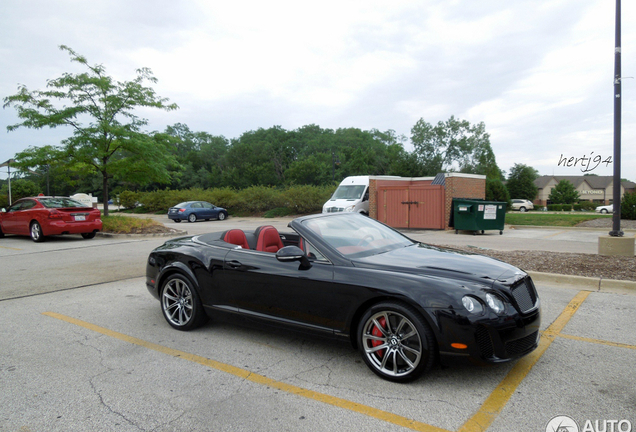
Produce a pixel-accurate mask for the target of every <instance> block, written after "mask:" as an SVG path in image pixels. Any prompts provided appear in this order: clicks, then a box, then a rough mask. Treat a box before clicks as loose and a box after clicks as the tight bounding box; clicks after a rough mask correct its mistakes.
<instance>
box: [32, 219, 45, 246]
mask: <svg viewBox="0 0 636 432" xmlns="http://www.w3.org/2000/svg"><path fill="white" fill-rule="evenodd" d="M29 233H30V234H31V240H33V241H34V242H36V243H40V242H43V241H44V234H42V227H41V226H40V223H39V222H37V221H33V222H31V226H30V227H29Z"/></svg>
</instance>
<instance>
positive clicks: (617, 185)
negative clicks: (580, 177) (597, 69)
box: [609, 0, 623, 237]
mask: <svg viewBox="0 0 636 432" xmlns="http://www.w3.org/2000/svg"><path fill="white" fill-rule="evenodd" d="M615 45H616V47H615V48H614V196H613V201H612V205H613V207H614V212H613V213H614V215H613V217H612V231H610V232H609V235H610V236H612V237H622V236H623V231H621V109H622V104H621V93H622V91H621V0H616V44H615Z"/></svg>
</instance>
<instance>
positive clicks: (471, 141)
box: [411, 116, 501, 178]
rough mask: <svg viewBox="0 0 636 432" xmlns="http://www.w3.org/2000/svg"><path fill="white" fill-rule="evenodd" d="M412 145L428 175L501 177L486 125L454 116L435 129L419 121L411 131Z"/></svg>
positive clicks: (421, 120)
mask: <svg viewBox="0 0 636 432" xmlns="http://www.w3.org/2000/svg"><path fill="white" fill-rule="evenodd" d="M411 142H412V144H413V147H414V148H415V150H414V152H415V154H417V157H418V159H419V161H420V163H421V164H422V166H423V169H424V172H425V175H429V176H433V175H436V174H438V173H441V172H448V171H459V172H464V173H471V174H483V175H487V176H488V178H500V177H501V170H500V169H499V167H497V162H496V161H495V155H494V153H493V151H492V148H491V146H490V135H488V134H487V133H486V126H485V125H484V123H483V122H482V123H479V124H477V125H471V124H470V123H469V122H468V121H466V120H457V119H455V117H454V116H451V118H450V119H448V120H447V121H446V122H441V121H440V122H438V123H437V125H436V126H433V125H431V124H430V123H427V122H425V121H424V119H419V120H418V121H417V123H416V124H415V126H413V128H412V129H411Z"/></svg>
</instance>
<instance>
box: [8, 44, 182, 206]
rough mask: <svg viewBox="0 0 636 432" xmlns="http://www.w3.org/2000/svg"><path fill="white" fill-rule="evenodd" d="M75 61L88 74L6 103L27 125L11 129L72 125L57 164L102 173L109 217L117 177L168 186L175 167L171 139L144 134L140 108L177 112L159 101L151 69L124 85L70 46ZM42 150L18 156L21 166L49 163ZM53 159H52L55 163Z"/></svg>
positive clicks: (58, 149)
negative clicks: (169, 145)
mask: <svg viewBox="0 0 636 432" xmlns="http://www.w3.org/2000/svg"><path fill="white" fill-rule="evenodd" d="M60 49H61V50H63V51H66V52H68V54H69V55H70V57H71V61H72V62H77V63H79V64H81V65H82V66H84V67H86V68H87V69H88V70H87V71H86V72H83V73H78V74H71V73H64V74H63V75H62V76H61V77H59V78H55V79H52V80H49V81H47V85H46V87H47V88H48V90H44V91H42V90H35V91H29V90H28V89H27V88H26V87H25V86H23V85H21V86H19V87H18V93H17V94H15V95H13V96H8V97H6V98H4V107H5V108H6V107H9V106H13V107H14V108H15V109H16V111H17V113H18V117H19V118H20V119H22V122H21V123H18V124H15V125H11V126H7V130H9V131H12V130H15V129H17V128H19V127H26V128H33V129H42V128H44V127H50V128H55V127H58V126H69V127H70V128H71V129H72V131H73V135H72V136H71V137H69V138H67V139H65V140H63V141H62V145H61V146H57V147H55V148H54V150H55V154H54V159H55V160H56V161H57V162H58V163H64V164H66V165H67V166H69V167H79V168H80V169H82V170H83V171H84V172H86V173H93V172H95V173H99V175H100V177H101V179H102V191H103V200H104V214H105V215H108V181H109V179H111V178H113V177H119V178H122V179H129V178H131V177H132V179H131V181H133V182H135V183H139V182H153V181H154V182H167V181H168V180H169V175H168V171H167V169H166V166H167V165H168V164H170V163H173V162H174V158H173V156H172V155H171V154H170V152H169V151H168V148H167V147H166V146H165V142H166V141H165V140H161V139H155V137H153V136H151V135H149V134H147V133H145V132H143V131H142V127H144V126H146V125H147V123H148V122H147V120H145V119H142V118H139V117H137V116H136V115H135V114H134V109H135V108H138V107H151V108H159V109H164V110H166V111H170V110H174V109H177V105H176V104H168V103H167V102H168V99H165V98H161V97H159V96H157V95H156V94H155V92H154V90H153V89H152V88H150V87H147V86H145V85H144V84H145V83H146V82H150V83H153V84H154V83H156V82H157V79H156V78H155V77H154V76H153V75H152V72H151V71H150V69H147V68H141V69H138V70H137V76H136V78H135V79H133V80H132V81H124V82H119V81H115V80H114V79H113V78H112V77H110V76H108V75H106V70H105V68H104V66H102V65H92V66H91V65H89V63H88V61H87V60H86V58H85V57H83V56H81V55H79V54H77V53H76V52H75V51H73V50H72V49H71V48H69V47H67V46H64V45H62V46H60ZM47 158H49V156H47V157H46V158H43V157H41V152H39V151H38V149H37V148H34V147H30V148H29V149H27V150H25V151H23V152H21V153H19V154H18V155H16V161H17V165H19V166H21V167H23V168H28V167H35V166H40V165H44V164H46V159H47ZM49 159H50V158H49Z"/></svg>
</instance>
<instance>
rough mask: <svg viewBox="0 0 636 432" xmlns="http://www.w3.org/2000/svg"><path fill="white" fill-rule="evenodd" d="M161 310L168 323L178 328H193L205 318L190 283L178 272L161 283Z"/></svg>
mask: <svg viewBox="0 0 636 432" xmlns="http://www.w3.org/2000/svg"><path fill="white" fill-rule="evenodd" d="M161 310H162V311H163V316H164V317H165V318H166V321H168V324H170V325H171V326H172V327H174V328H176V329H178V330H190V329H192V328H195V327H197V326H198V325H199V324H201V323H203V322H204V320H205V318H206V316H205V312H204V311H203V307H202V306H201V302H200V301H199V298H198V297H197V293H196V292H195V291H194V289H193V288H192V284H191V283H190V281H189V280H187V279H186V278H185V277H184V276H181V275H178V274H175V275H172V276H170V277H168V280H166V282H165V283H164V285H163V289H162V291H161Z"/></svg>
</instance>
